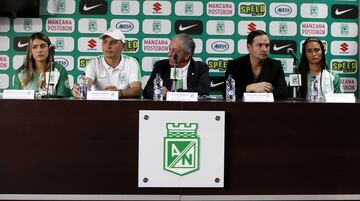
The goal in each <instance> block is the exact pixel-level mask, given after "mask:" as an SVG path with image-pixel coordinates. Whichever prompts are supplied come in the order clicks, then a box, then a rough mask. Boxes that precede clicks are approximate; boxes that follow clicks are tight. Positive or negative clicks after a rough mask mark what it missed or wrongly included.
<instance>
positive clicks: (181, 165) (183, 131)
mask: <svg viewBox="0 0 360 201" xmlns="http://www.w3.org/2000/svg"><path fill="white" fill-rule="evenodd" d="M166 130H167V135H166V137H164V152H163V153H164V163H163V166H164V170H166V171H169V172H172V173H175V174H177V175H179V176H184V175H186V174H189V173H191V172H194V171H196V170H199V166H200V164H199V153H200V138H199V136H198V135H197V130H198V124H197V123H189V124H186V123H166Z"/></svg>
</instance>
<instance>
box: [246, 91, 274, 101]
mask: <svg viewBox="0 0 360 201" xmlns="http://www.w3.org/2000/svg"><path fill="white" fill-rule="evenodd" d="M243 101H244V102H271V103H272V102H274V95H273V93H244V96H243Z"/></svg>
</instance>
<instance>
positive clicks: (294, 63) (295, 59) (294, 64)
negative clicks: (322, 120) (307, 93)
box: [293, 58, 300, 99]
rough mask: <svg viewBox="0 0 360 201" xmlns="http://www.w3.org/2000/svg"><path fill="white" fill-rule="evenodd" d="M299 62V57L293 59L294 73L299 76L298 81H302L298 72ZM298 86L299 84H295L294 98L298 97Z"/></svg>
mask: <svg viewBox="0 0 360 201" xmlns="http://www.w3.org/2000/svg"><path fill="white" fill-rule="evenodd" d="M297 63H298V60H297V58H294V61H293V74H295V75H296V76H297V79H298V83H300V80H299V79H300V76H299V74H298V72H297ZM298 88H299V85H296V86H293V98H294V99H296V98H297V92H298Z"/></svg>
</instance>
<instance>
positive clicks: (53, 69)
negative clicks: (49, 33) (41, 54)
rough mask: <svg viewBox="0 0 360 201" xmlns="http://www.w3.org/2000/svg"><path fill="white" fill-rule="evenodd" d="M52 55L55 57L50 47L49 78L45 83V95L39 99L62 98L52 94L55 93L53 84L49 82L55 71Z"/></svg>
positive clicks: (52, 47) (53, 50)
mask: <svg viewBox="0 0 360 201" xmlns="http://www.w3.org/2000/svg"><path fill="white" fill-rule="evenodd" d="M54 55H55V47H54V46H52V45H51V46H50V48H49V59H50V70H49V77H48V82H47V88H46V94H45V95H43V96H41V98H61V97H62V96H58V95H56V94H54V92H55V89H54V83H50V81H51V80H52V79H51V74H52V73H53V72H54V71H55V60H54ZM45 73H46V72H45ZM50 87H51V94H49V88H50Z"/></svg>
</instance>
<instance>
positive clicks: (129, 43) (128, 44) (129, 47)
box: [124, 38, 139, 53]
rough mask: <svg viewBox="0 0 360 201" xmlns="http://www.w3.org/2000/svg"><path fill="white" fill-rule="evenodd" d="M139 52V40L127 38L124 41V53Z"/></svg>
mask: <svg viewBox="0 0 360 201" xmlns="http://www.w3.org/2000/svg"><path fill="white" fill-rule="evenodd" d="M138 50H139V40H138V39H136V38H127V39H126V41H125V49H124V51H125V52H128V53H135V52H138Z"/></svg>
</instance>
